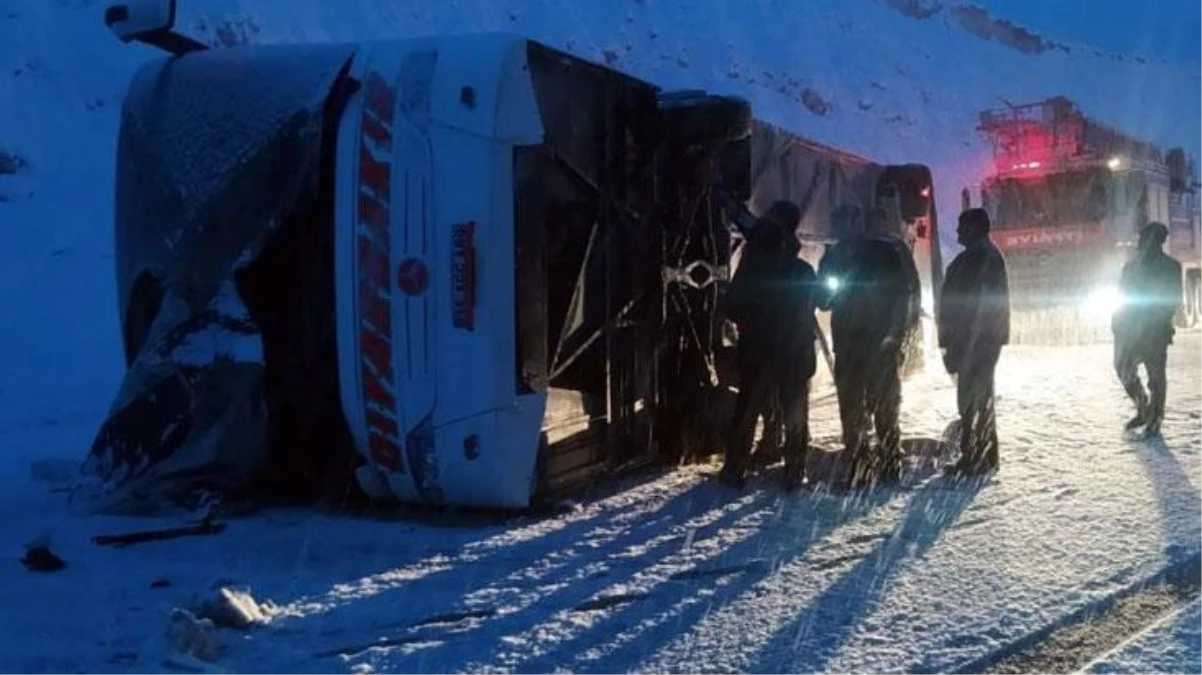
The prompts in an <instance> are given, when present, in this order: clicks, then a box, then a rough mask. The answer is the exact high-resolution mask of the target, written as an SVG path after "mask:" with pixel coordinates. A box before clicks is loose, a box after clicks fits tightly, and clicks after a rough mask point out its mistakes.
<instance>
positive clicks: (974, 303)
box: [938, 209, 1010, 475]
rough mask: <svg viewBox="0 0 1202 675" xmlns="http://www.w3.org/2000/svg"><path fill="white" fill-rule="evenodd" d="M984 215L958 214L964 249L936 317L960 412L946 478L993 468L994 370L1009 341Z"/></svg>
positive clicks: (1006, 291) (1003, 293) (1002, 288)
mask: <svg viewBox="0 0 1202 675" xmlns="http://www.w3.org/2000/svg"><path fill="white" fill-rule="evenodd" d="M989 230H990V224H989V214H988V213H987V212H986V211H985V210H984V209H969V210H967V211H965V212H964V213H962V214H960V223H959V227H957V229H956V234H957V235H958V236H959V240H960V245H961V246H963V247H964V250H963V251H962V252H961V253H960V255H958V256H956V259H955V260H953V261H952V264H951V265H949V266H948V268H947V274H946V276H945V278H944V280H943V290H942V296H941V297H942V301H941V305H940V308H941V311H940V313H939V318H938V330H939V346H940V348H942V349H943V350H944V353H943V363H944V365H945V366H946V367H947V372H948V373H950V374H952V375H954V376H955V377H956V378H957V379H956V403H957V407H958V408H959V411H960V421H961V425H962V426H961V429H962V431H961V436H960V459H959V461H958V462H956V463H955V464H954V465H952V466H951V467H949V469H948V472H949V473H952V474H965V475H979V474H984V473H988V472H989V471H993V470H996V469H997V466H998V438H997V415H996V412H995V409H994V371H995V370H996V368H997V362H998V358H999V357H1000V356H1001V353H1002V346H1003V345H1005V344H1007V343H1009V341H1010V286H1009V281H1008V279H1007V275H1006V260H1005V258H1003V257H1002V253H1001V251H999V250H998V249H997V247H996V246H994V245H993V242H992V241H991V240H990V238H989Z"/></svg>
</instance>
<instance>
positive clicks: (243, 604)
mask: <svg viewBox="0 0 1202 675" xmlns="http://www.w3.org/2000/svg"><path fill="white" fill-rule="evenodd" d="M193 604H194V609H195V611H196V615H197V616H199V617H201V618H202V619H207V620H209V621H211V622H213V625H215V626H217V627H218V628H238V629H241V630H245V629H247V628H250V627H251V626H254V625H256V624H262V623H267V622H268V621H270V620H271V617H272V615H273V614H275V611H276V608H275V606H274V605H273V604H271V603H269V602H267V603H262V604H260V603H259V602H258V601H257V600H255V599H254V597H252V596H251V594H250V591H249V589H246V590H242V589H234V588H229V587H227V586H219V587H217V588H216V589H214V590H213V591H211V592H210V593H209V594H208V595H207V596H202V597H199V598H197V599H196V600H195V601H194V603H193Z"/></svg>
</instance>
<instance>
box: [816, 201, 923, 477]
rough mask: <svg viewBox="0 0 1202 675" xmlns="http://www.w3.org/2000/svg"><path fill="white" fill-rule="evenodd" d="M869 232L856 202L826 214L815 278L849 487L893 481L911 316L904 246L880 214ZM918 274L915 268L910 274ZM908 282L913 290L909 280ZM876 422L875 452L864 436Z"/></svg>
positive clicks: (898, 456) (898, 467)
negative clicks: (828, 238)
mask: <svg viewBox="0 0 1202 675" xmlns="http://www.w3.org/2000/svg"><path fill="white" fill-rule="evenodd" d="M872 218H873V220H874V223H873V225H872V230H873V231H872V232H869V231H868V230H867V228H866V225H865V223H864V214H863V211H861V210H860V208H859V207H856V206H850V205H849V206H842V207H840V208H838V209H836V211H835V213H834V214H833V215H832V227H833V229H834V232H835V236H836V237H837V238H838V242H837V243H836V244H835V246H834V248H832V249H830V250H829V251H828V252H827V254H826V255H824V256H823V258H822V261H821V262H820V263H819V271H818V276H819V279H820V280H821V282H820V283H821V291H820V296H819V300H818V303H817V304H818V307H819V308H820V309H829V310H830V311H831V339H832V341H833V343H834V352H835V388H836V390H837V393H838V398H839V417H840V420H841V421H842V426H843V445H844V448H845V449H846V451H847V453H848V456H849V457H850V470H849V473H848V476H847V486H848V487H850V488H858V487H866V486H871V485H872V484H874V483H876V482H877V481H883V482H895V481H896V480H897V479H898V477H899V474H900V470H901V429H900V427H899V423H898V415H899V412H900V406H901V367H902V358H903V356H902V346H903V344H904V342H905V338H906V335H907V332H908V331H909V330H910V328H911V327H912V322H913V321H914V311H915V310H914V306H913V305H914V303H913V301H912V300H911V295H912V290H913V289H912V288H911V285H912V284H911V280H910V278H909V274H908V269H909V268H910V267H913V264H914V263H913V260H912V259H911V258H910V256H909V252H908V250H907V251H905V252H904V253H903V250H905V245H904V244H901V243H900V242H896V241H891V240H889V239H886V238H883V237H880V236H872V235H880V234H882V230H883V229H884V226H885V224H886V222H887V221H886V220H885V216H884V214H883V213H874V214H872ZM914 276H915V278H917V271H916V270H915V274H914ZM914 288H917V286H915V287H914ZM870 422H871V423H875V426H876V434H877V443H878V447H877V452H875V453H873V452H872V450H871V448H870V447H869V442H868V425H869V424H870Z"/></svg>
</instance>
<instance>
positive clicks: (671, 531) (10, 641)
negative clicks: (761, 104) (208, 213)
mask: <svg viewBox="0 0 1202 675" xmlns="http://www.w3.org/2000/svg"><path fill="white" fill-rule="evenodd" d="M1109 364H1110V354H1109V350H1108V348H1106V347H1101V346H1099V347H1091V348H1077V349H1072V350H1067V349H1039V348H1014V349H1010V350H1008V351H1007V352H1006V353H1005V354H1004V355H1003V359H1002V362H1001V365H1000V382H999V394H1000V403H999V417H1000V433H1001V438H1002V442H1003V454H1002V463H1003V465H1002V470H1001V472H1000V473H999V474H998V475H997V476H996V477H994V478H993V479H991V480H989V481H988V482H986V483H984V484H982V485H976V486H972V485H969V486H965V485H955V484H951V483H948V482H946V481H945V480H944V479H942V478H940V477H937V476H935V475H934V474H933V472H932V470H931V468H930V467H929V466H916V467H915V469H914V471H913V472H912V473H911V475H910V476H909V477H908V478H907V480H906V484H905V485H904V486H903V487H902V488H899V489H890V490H882V491H879V492H877V493H874V494H871V495H869V496H865V497H859V498H849V497H846V496H843V495H835V494H823V493H812V492H803V493H801V494H799V495H796V496H785V495H782V494H781V493H779V492H778V491H776V490H773V489H770V488H768V487H767V485H768V484H769V482H770V480H771V478H772V476H771V475H768V476H765V477H763V478H762V479H758V480H756V481H753V483H752V485H751V487H750V488H749V489H748V490H747V491H745V492H743V493H732V492H729V491H727V490H725V489H723V488H721V487H719V486H717V485H715V484H714V483H713V482H712V481H707V480H706V479H705V478H703V476H702V475H701V473H700V470H699V469H686V470H680V471H675V472H671V473H666V474H663V475H658V476H652V477H648V478H646V479H643V480H636V481H631V482H628V483H626V484H623V485H621V486H619V487H617V488H614V489H613V490H612V491H610V492H608V493H604V494H601V495H599V496H597V497H596V498H594V499H587V500H582V501H581V502H580V503H579V504H578V505H577V508H575V509H573V510H571V511H570V512H568V513H566V514H563V515H558V516H553V517H546V518H519V519H513V520H510V521H506V522H498V521H488V520H484V519H480V518H476V519H473V518H471V517H467V516H464V517H458V518H456V517H451V516H445V515H444V516H434V515H431V516H428V517H424V518H423V517H420V516H411V517H408V518H402V519H391V520H368V519H355V518H349V517H343V516H339V515H337V514H331V513H321V512H316V511H313V510H297V509H282V510H268V511H265V512H262V513H259V514H257V515H254V516H251V517H246V518H241V519H237V520H234V521H231V522H230V526H229V529H228V530H227V531H226V532H224V533H222V534H219V535H216V536H210V537H198V538H192V539H182V540H176V541H173V542H163V543H150V544H142V545H138V546H133V547H129V548H125V549H111V548H104V547H100V546H96V545H94V544H92V543H90V541H89V538H90V537H91V536H92V535H96V534H105V533H113V532H120V531H123V530H130V529H144V528H146V527H149V526H152V525H163V524H167V523H164V522H160V521H153V520H129V519H117V518H99V517H80V516H72V515H70V514H69V513H68V512H67V511H66V508H65V506H64V504H63V500H62V497H61V495H57V494H53V493H50V492H47V491H45V489H44V487H42V488H38V489H35V488H33V487H31V486H30V484H29V483H28V482H25V481H24V480H23V477H22V480H18V481H12V482H13V484H12V485H11V486H9V485H5V486H4V489H3V490H2V491H0V532H4V533H6V535H7V536H6V542H7V545H8V546H9V550H10V560H13V562H11V563H10V565H9V567H8V572H5V573H4V574H2V575H0V597H4V598H5V599H6V601H7V607H9V608H10V610H14V611H6V612H3V613H0V636H4V637H3V638H0V639H2V640H3V649H0V670H3V671H14V670H15V671H57V672H72V671H77V670H89V671H114V670H118V671H120V670H157V669H159V668H161V667H162V666H161V661H160V659H161V658H162V654H163V651H162V650H163V644H164V640H163V638H162V634H163V631H164V630H165V628H166V624H167V614H168V612H169V611H170V609H171V608H172V607H174V606H185V605H186V604H187V603H188V600H189V598H190V597H191V596H192V595H193V594H194V593H197V592H199V591H203V590H204V589H206V588H208V587H209V585H210V584H212V583H213V582H214V581H217V580H226V582H227V583H228V582H235V583H240V584H246V585H249V586H250V587H251V588H252V589H253V591H254V593H255V595H256V596H257V597H259V598H260V599H263V598H268V599H271V600H272V601H274V602H275V603H277V604H278V605H280V607H281V612H280V614H278V615H277V616H276V618H275V619H274V620H273V621H272V622H271V623H270V624H268V625H266V626H261V627H258V628H255V629H253V630H251V631H250V632H248V633H245V634H242V633H237V632H233V631H223V632H222V634H221V636H220V639H221V643H222V645H223V648H224V650H225V652H224V655H223V656H222V657H221V659H220V665H221V666H222V667H225V668H231V669H234V670H237V671H289V672H295V671H301V672H310V671H329V670H333V671H344V670H352V669H353V670H356V671H359V672H369V671H372V670H376V671H401V672H426V671H459V670H471V671H498V670H499V671H535V672H540V671H541V672H546V671H552V670H558V669H565V670H571V671H589V672H625V671H627V670H631V669H637V670H650V671H692V672H716V671H756V672H808V671H838V672H874V671H900V670H905V671H912V672H913V671H920V672H933V671H947V670H950V669H954V668H955V667H957V666H958V665H962V664H968V663H973V662H986V663H987V662H988V660H989V658H990V655H991V654H1001V653H1004V650H1005V646H1006V645H1007V644H1008V643H1010V642H1013V641H1015V640H1018V639H1020V638H1022V637H1023V636H1024V635H1027V634H1029V633H1031V632H1033V631H1036V630H1039V629H1041V628H1043V627H1045V626H1047V625H1050V624H1055V623H1056V622H1057V621H1058V620H1059V619H1061V618H1062V617H1064V616H1066V615H1068V614H1069V613H1071V612H1073V611H1074V610H1076V609H1079V608H1081V607H1083V606H1085V605H1088V604H1090V603H1093V602H1096V601H1098V600H1099V599H1101V598H1104V597H1106V596H1109V595H1110V594H1113V593H1116V592H1118V591H1120V590H1121V589H1123V588H1126V587H1128V586H1131V585H1133V584H1136V583H1139V582H1140V581H1141V580H1142V579H1145V578H1147V577H1149V576H1152V575H1153V574H1155V573H1157V572H1158V571H1160V570H1162V569H1164V568H1165V567H1166V566H1170V565H1181V564H1188V563H1189V562H1190V561H1191V560H1196V557H1197V556H1198V555H1199V553H1200V549H1202V525H1200V518H1202V509H1200V498H1199V494H1200V493H1199V489H1200V487H1202V486H1200V481H1202V421H1200V420H1199V415H1200V413H1199V408H1200V406H1202V336H1200V335H1199V334H1198V333H1196V332H1195V333H1190V334H1187V335H1183V336H1181V337H1179V339H1178V343H1177V344H1176V345H1175V346H1174V347H1173V348H1172V351H1171V352H1170V368H1171V370H1170V394H1169V406H1168V409H1169V413H1168V417H1167V419H1166V422H1165V427H1164V440H1163V441H1137V440H1133V439H1129V438H1127V437H1125V436H1124V435H1123V433H1122V432H1121V430H1120V429H1121V426H1122V422H1123V421H1124V420H1125V419H1126V418H1127V417H1128V415H1129V409H1128V405H1127V404H1126V402H1125V401H1124V397H1123V394H1122V391H1121V389H1120V387H1119V385H1118V384H1117V382H1116V381H1115V380H1114V377H1113V375H1112V374H1111V370H1110V366H1109ZM903 414H904V427H903V429H904V430H905V433H906V436H907V437H910V438H934V437H938V436H939V434H940V432H941V431H942V430H943V429H944V427H945V426H946V425H947V423H948V421H949V420H950V419H952V418H953V417H954V394H953V390H952V388H951V383H950V382H949V381H948V378H947V377H946V376H945V375H943V374H942V373H938V372H927V373H923V374H920V375H919V376H918V378H917V379H916V380H913V381H911V382H909V383H907V385H906V390H905V402H904V409H903ZM836 419H837V417H836V415H835V411H834V410H833V409H832V407H831V406H829V405H827V406H823V407H820V408H819V409H818V410H816V411H815V412H814V430H815V433H816V435H817V444H818V445H820V446H823V447H833V446H834V444H835V437H836V435H837V433H838V427H837V423H836ZM36 437H37V434H36V433H35V432H32V431H31V432H29V434H28V435H26V436H25V439H26V441H25V442H32V441H33V440H34V439H35V438H36ZM42 438H44V439H46V443H48V444H50V443H54V438H53V436H49V435H47V436H43V437H42ZM11 440H12V437H4V438H0V447H7V446H9V445H10V442H11ZM56 449H57V450H58V451H59V452H60V453H61V456H63V457H65V458H74V457H75V456H76V451H75V448H74V447H71V446H60V447H57V448H56ZM5 462H6V463H8V464H9V466H7V467H3V468H4V469H5V470H4V471H3V474H2V475H5V476H9V477H11V476H13V475H14V473H15V472H16V471H17V467H16V466H12V464H14V463H15V461H14V460H12V459H11V458H9V457H7V453H6V457H5ZM39 535H43V536H46V535H48V536H49V539H50V542H51V547H52V548H53V550H54V551H55V552H57V553H58V554H59V555H61V556H62V557H63V558H64V559H65V560H66V562H67V564H68V567H67V569H65V570H63V571H61V572H56V573H46V574H34V573H30V572H25V571H24V570H23V569H22V568H21V567H20V566H19V565H18V564H17V563H16V562H15V558H16V557H18V556H19V555H20V553H21V551H20V545H21V544H22V543H23V542H25V541H29V540H31V539H33V538H34V537H37V536H39ZM158 579H167V580H168V581H169V582H170V585H169V586H167V587H165V588H151V584H152V582H154V581H156V580H158ZM1195 623H1196V622H1195ZM381 640H386V641H387V642H385V643H384V646H375V647H373V646H372V645H373V644H375V643H378V642H379V641H381ZM340 652H346V654H345V655H344V654H340ZM1123 653H1124V654H1125V653H1126V652H1123ZM1166 653H1167V652H1166ZM1181 654H1182V658H1183V659H1185V660H1184V661H1175V662H1173V663H1172V664H1168V663H1167V662H1163V663H1162V662H1157V663H1156V670H1161V669H1162V668H1163V669H1168V670H1170V671H1175V672H1198V670H1199V668H1202V664H1200V663H1199V662H1198V656H1197V654H1198V652H1197V650H1194V651H1192V652H1182V653H1181ZM1116 658H1117V657H1116ZM981 660H984V661H981ZM1114 663H1117V664H1118V667H1119V669H1120V670H1122V669H1123V668H1122V663H1135V662H1134V661H1130V662H1127V661H1124V662H1121V663H1120V662H1119V661H1114ZM1139 663H1140V664H1147V663H1149V662H1146V661H1140V662H1139Z"/></svg>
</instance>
